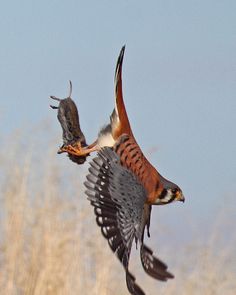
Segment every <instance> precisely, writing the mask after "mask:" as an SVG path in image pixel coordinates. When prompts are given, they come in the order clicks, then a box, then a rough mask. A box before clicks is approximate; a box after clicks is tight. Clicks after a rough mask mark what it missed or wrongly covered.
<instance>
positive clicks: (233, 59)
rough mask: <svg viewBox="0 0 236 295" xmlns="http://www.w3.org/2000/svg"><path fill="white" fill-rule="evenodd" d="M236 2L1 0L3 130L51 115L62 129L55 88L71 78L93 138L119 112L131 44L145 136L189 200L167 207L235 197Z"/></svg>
mask: <svg viewBox="0 0 236 295" xmlns="http://www.w3.org/2000/svg"><path fill="white" fill-rule="evenodd" d="M235 12H236V2H235V1H209V0H206V1H191V0H188V1H168V0H167V1H147V2H144V1H131V0H130V1H128V0H127V1H123V0H120V1H108V0H107V1H105V0H102V1H70V0H69V1H44V0H41V1H38V2H35V1H24V0H23V1H5V2H4V3H1V7H0V36H1V46H0V122H1V129H0V134H1V135H4V134H9V133H10V132H12V131H13V130H15V129H16V128H29V127H27V126H30V127H31V126H34V125H38V124H40V122H42V121H44V120H49V122H50V124H51V126H52V128H53V130H54V131H53V132H54V133H55V134H57V135H58V138H60V132H61V130H60V129H59V126H58V122H57V120H56V117H55V113H53V111H52V110H51V109H50V108H49V107H48V105H49V103H50V102H49V99H48V97H49V95H57V96H61V97H65V96H66V95H67V93H68V80H69V79H70V80H72V82H73V94H72V97H73V98H74V100H75V101H76V103H77V104H78V108H79V112H80V117H81V119H80V120H81V125H82V128H83V130H84V132H85V134H86V135H87V138H88V141H92V140H93V138H94V137H95V136H96V134H97V131H98V127H101V126H102V125H103V124H104V123H105V122H107V121H108V118H109V115H110V113H111V111H112V108H113V76H114V70H115V64H116V59H117V56H118V54H119V50H120V49H121V47H122V45H123V44H126V52H125V59H124V67H123V84H124V98H125V102H126V106H127V111H128V114H129V118H130V121H131V124H132V126H133V130H134V134H135V135H136V139H137V140H138V142H139V144H140V146H141V147H142V148H143V149H144V151H145V152H146V154H147V155H148V157H149V159H150V160H151V161H152V162H153V164H154V165H155V166H156V167H158V169H159V170H160V172H161V173H162V174H163V175H164V176H166V177H167V178H169V179H171V180H173V181H175V182H176V183H178V184H179V185H180V186H181V187H182V188H183V191H184V193H185V195H186V199H187V200H186V204H185V205H184V207H181V206H176V207H173V206H172V207H171V208H170V209H163V210H167V211H168V210H170V211H169V212H172V213H171V214H173V208H175V211H174V212H175V213H174V214H176V216H178V215H179V214H185V213H183V212H188V214H189V215H192V216H195V217H196V218H197V219H202V218H203V219H204V218H205V219H207V218H208V217H209V216H213V215H214V212H215V211H214V210H216V208H219V207H221V205H222V203H227V202H228V200H229V198H231V199H232V200H231V202H233V203H234V205H235V193H236V172H235V171H236V136H235V128H236V18H235ZM59 144H60V142H59V143H58V145H59ZM151 150H152V151H154V150H156V152H155V153H154V152H152V153H150V151H151ZM69 165H71V163H69V162H68V167H69ZM178 205H179V204H178ZM180 205H182V204H180ZM180 207H181V209H180ZM183 208H184V209H183ZM167 211H163V212H166V214H168V212H167ZM169 214H170V213H169ZM184 216H185V215H184ZM182 222H185V220H184V219H183V221H182Z"/></svg>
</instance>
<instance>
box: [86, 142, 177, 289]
mask: <svg viewBox="0 0 236 295" xmlns="http://www.w3.org/2000/svg"><path fill="white" fill-rule="evenodd" d="M85 186H86V188H87V190H86V194H87V196H88V199H89V201H90V202H91V205H92V206H94V212H95V215H96V221H97V224H98V226H100V227H101V232H102V234H103V236H104V237H105V238H106V239H107V241H108V244H109V246H110V248H111V250H112V251H113V252H114V253H115V254H116V256H117V257H118V259H119V260H120V262H121V263H122V265H123V267H124V269H125V273H126V284H127V288H128V290H129V292H130V294H134V295H144V294H145V293H144V292H143V290H142V289H141V288H140V287H139V286H138V285H137V284H136V283H135V277H134V276H133V275H132V274H131V273H130V272H129V257H130V252H131V248H132V243H133V240H135V241H136V244H137V242H139V243H140V258H141V262H142V265H143V268H144V270H145V272H146V273H147V274H149V275H150V276H152V277H153V278H155V279H158V280H161V281H166V280H167V279H169V278H173V275H172V274H171V273H169V272H168V271H167V266H166V265H165V264H164V263H163V262H161V261H160V260H159V259H158V258H156V257H155V256H154V255H153V252H152V250H151V249H149V248H148V247H147V246H146V245H145V244H144V243H143V239H144V230H145V227H146V226H147V227H148V226H149V218H150V211H149V210H150V209H149V208H150V206H149V205H148V204H145V201H146V198H147V194H146V191H145V188H144V187H143V185H142V184H141V183H140V182H139V180H138V179H137V177H136V176H135V175H134V174H133V173H132V172H131V171H130V170H128V169H126V168H125V167H123V166H121V164H120V158H119V156H118V155H117V154H116V153H115V152H114V151H113V150H112V148H109V147H104V148H102V149H101V151H99V152H98V156H97V157H96V158H94V159H93V161H92V162H91V163H90V168H89V174H88V176H87V181H86V182H85Z"/></svg>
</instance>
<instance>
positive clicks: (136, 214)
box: [51, 47, 184, 295]
mask: <svg viewBox="0 0 236 295" xmlns="http://www.w3.org/2000/svg"><path fill="white" fill-rule="evenodd" d="M124 51H125V47H123V48H122V49H121V52H120V55H119V58H118V61H117V66H116V71H115V108H114V110H113V112H112V114H111V116H110V123H109V124H108V125H107V126H105V127H104V128H102V129H101V130H100V132H99V134H98V137H97V139H96V140H95V141H94V142H93V143H92V144H90V145H87V143H86V140H85V137H84V134H83V133H82V131H81V129H80V125H79V115H78V111H77V108H76V105H75V103H74V102H73V100H72V99H71V92H72V85H71V82H70V93H69V96H68V97H67V98H66V99H60V98H57V97H55V96H51V98H52V99H54V100H58V101H59V106H58V107H56V106H51V107H52V108H55V109H58V119H59V122H60V124H61V126H62V130H63V145H62V147H61V148H60V149H59V151H58V153H64V152H66V153H68V156H69V157H70V159H71V160H72V161H74V162H76V163H78V164H82V163H84V162H85V160H86V158H87V156H88V155H89V154H90V153H92V152H97V156H96V157H95V158H94V159H93V160H92V161H91V163H90V167H89V169H88V170H89V173H88V175H87V180H86V181H85V183H84V185H85V187H86V194H87V196H88V200H89V201H90V203H91V205H92V206H93V207H94V213H95V215H96V222H97V224H98V226H99V227H100V228H101V232H102V234H103V236H104V237H105V238H106V239H107V242H108V245H109V246H110V248H111V250H112V251H113V252H114V253H115V254H116V256H117V257H118V259H119V260H120V262H121V263H122V265H123V267H124V270H125V274H126V284H127V288H128V290H129V292H130V294H134V295H144V294H145V293H144V291H143V290H142V289H141V288H140V287H139V286H138V284H136V282H135V277H134V276H133V274H131V273H130V271H129V258H130V252H131V248H132V244H133V241H134V240H135V242H136V246H137V243H139V245H140V259H141V263H142V266H143V268H144V271H145V272H146V273H147V274H148V275H150V276H151V277H153V278H155V279H157V280H160V281H167V280H168V279H172V278H174V276H173V275H172V274H171V273H170V272H169V271H168V270H167V265H166V264H164V263H163V262H162V261H160V260H159V259H158V258H157V257H155V256H154V255H153V251H152V250H151V249H150V248H149V247H147V246H146V245H145V244H144V232H145V229H146V231H147V235H148V236H150V234H149V227H150V218H151V208H152V205H165V204H168V203H171V202H173V201H181V202H184V196H183V193H182V191H181V189H180V188H179V187H178V186H177V185H176V184H174V183H173V182H171V181H169V180H167V179H166V178H164V177H163V176H162V175H161V174H160V173H159V172H158V171H157V170H156V169H155V168H154V167H153V166H152V165H151V163H149V161H148V160H147V158H146V157H145V156H144V154H143V152H142V151H141V149H140V147H139V145H138V144H137V142H136V140H135V137H134V135H133V132H132V129H131V127H130V123H129V119H128V116H127V113H126V109H125V105H124V101H123V94H122V63H123V57H124Z"/></svg>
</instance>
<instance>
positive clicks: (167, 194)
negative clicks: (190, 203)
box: [155, 182, 185, 205]
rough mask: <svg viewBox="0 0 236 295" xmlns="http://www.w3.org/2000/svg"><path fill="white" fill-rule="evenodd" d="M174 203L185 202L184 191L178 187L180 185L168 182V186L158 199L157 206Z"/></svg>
mask: <svg viewBox="0 0 236 295" xmlns="http://www.w3.org/2000/svg"><path fill="white" fill-rule="evenodd" d="M173 201H181V202H184V201H185V198H184V195H183V193H182V190H181V189H180V188H179V187H178V185H176V184H174V183H172V182H168V185H165V186H164V187H163V189H162V191H161V192H160V194H159V196H158V197H157V199H156V202H155V204H156V205H165V204H168V203H171V202H173Z"/></svg>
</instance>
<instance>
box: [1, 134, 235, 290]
mask: <svg viewBox="0 0 236 295" xmlns="http://www.w3.org/2000/svg"><path fill="white" fill-rule="evenodd" d="M39 137H40V134H39ZM39 137H38V136H36V135H35V136H34V137H33V140H32V141H31V143H32V144H31V143H29V140H28V138H27V137H26V136H22V134H21V133H16V134H14V135H11V136H9V137H8V138H4V140H3V138H2V139H1V146H2V149H1V152H0V202H1V203H0V206H1V210H0V221H1V224H0V234H1V235H0V290H1V291H0V293H1V294H7V295H8V294H14V295H15V294H17V295H18V294H27V295H29V294H40V295H42V294H72V295H73V294H85V295H86V294H89V295H101V294H102V295H110V294H112V295H121V294H128V292H127V289H126V283H125V275H124V272H123V269H122V267H121V265H120V264H119V262H118V260H117V259H116V258H115V257H114V255H113V254H112V253H111V251H110V249H109V247H108V246H107V243H106V241H105V240H104V239H103V237H102V236H101V234H100V230H99V228H98V227H97V226H96V224H95V218H94V214H93V209H92V207H90V205H89V202H88V201H87V200H86V197H85V194H84V193H83V191H84V188H83V185H82V182H83V180H84V176H85V173H86V164H85V165H84V166H81V167H79V166H76V165H75V164H73V163H71V162H70V161H69V160H68V159H66V158H65V157H62V156H57V155H56V147H57V145H58V144H57V143H58V141H57V143H56V144H55V142H52V141H51V140H49V139H46V140H45V141H44V142H40V140H39V139H38V138H39ZM59 159H60V160H59ZM233 235H234V236H233V238H235V236H236V233H233ZM217 240H218V232H217V227H216V228H215V232H214V234H213V235H211V236H210V237H209V241H208V242H207V245H208V247H204V248H202V247H201V246H200V245H199V243H198V238H197V237H196V240H194V241H192V244H191V245H185V246H184V245H183V249H182V251H181V252H179V253H178V255H177V256H178V263H177V264H176V265H175V267H174V269H173V267H171V268H170V270H171V271H173V273H174V274H175V277H176V278H175V279H174V280H172V281H170V282H168V283H161V282H157V281H154V280H152V279H151V278H148V277H147V276H146V275H145V274H144V272H143V271H142V268H141V266H140V264H139V262H138V259H136V258H137V257H134V259H133V261H132V265H131V267H133V270H132V271H133V273H135V274H137V273H138V274H137V281H138V283H139V284H140V286H142V287H143V289H144V290H145V291H146V294H147V295H148V294H153V295H154V294H166V295H170V294H172V295H176V294H181V295H184V294H186V295H187V294H188V295H190V294H193V295H194V294H203V295H204V294H205V295H217V294H226V295H234V294H236V273H235V272H234V270H235V268H234V266H235V265H236V261H235V258H236V253H235V246H236V245H235V244H234V245H232V240H230V242H229V243H228V244H227V243H224V246H223V247H222V248H220V250H219V251H217V253H216V252H215V245H216V244H217ZM234 241H235V239H234ZM170 246H171V247H170V248H172V252H170V253H168V255H170V256H171V255H172V256H173V255H175V256H176V254H177V253H174V252H175V251H173V249H174V248H175V247H174V244H173V243H172V245H170ZM184 247H185V248H184ZM136 252H138V251H136ZM155 252H156V251H155ZM135 255H136V256H138V254H135ZM160 257H161V258H163V256H160ZM164 258H165V257H164ZM163 260H164V261H166V259H163Z"/></svg>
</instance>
